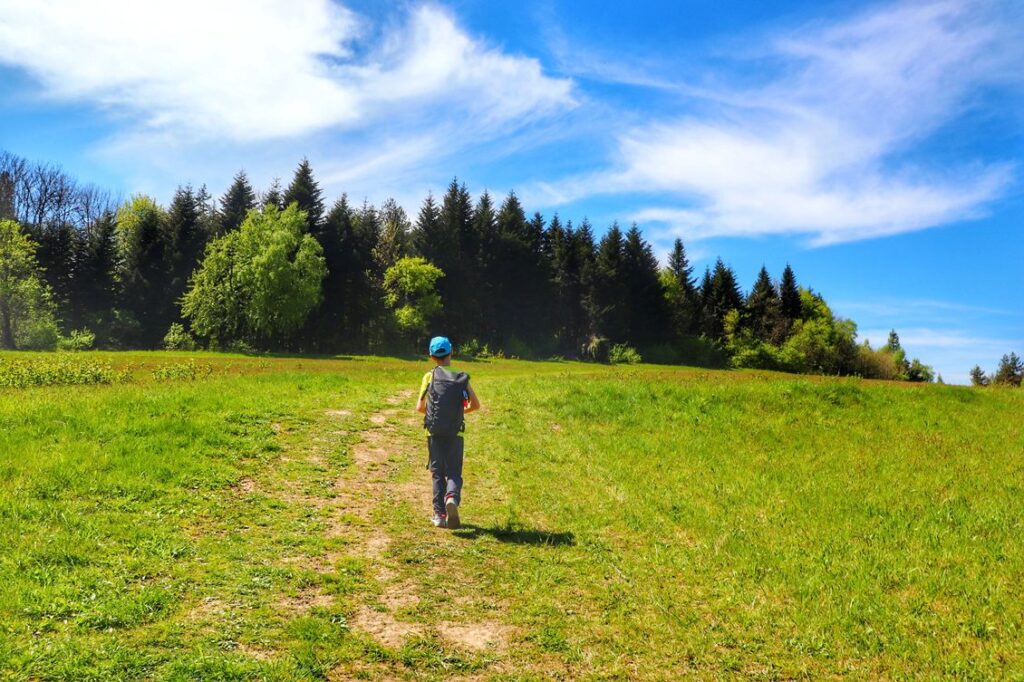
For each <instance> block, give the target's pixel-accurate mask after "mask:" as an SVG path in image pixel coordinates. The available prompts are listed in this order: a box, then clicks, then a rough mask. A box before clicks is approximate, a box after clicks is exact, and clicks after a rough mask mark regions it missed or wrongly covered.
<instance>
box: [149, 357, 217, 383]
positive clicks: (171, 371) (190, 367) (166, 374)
mask: <svg viewBox="0 0 1024 682" xmlns="http://www.w3.org/2000/svg"><path fill="white" fill-rule="evenodd" d="M211 374H213V366H211V365H209V364H206V363H204V364H201V365H197V364H196V361H195V360H189V361H188V362H179V363H175V364H172V365H163V366H162V367H157V368H156V369H154V370H153V378H154V379H155V380H156V381H161V382H163V381H195V380H196V379H205V378H206V377H208V376H210V375H211Z"/></svg>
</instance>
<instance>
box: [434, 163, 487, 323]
mask: <svg viewBox="0 0 1024 682" xmlns="http://www.w3.org/2000/svg"><path fill="white" fill-rule="evenodd" d="M439 228H440V234H439V235H437V237H436V238H437V239H439V240H440V241H439V243H438V244H436V245H435V248H434V253H433V259H432V260H431V262H433V263H434V265H436V266H437V267H439V268H441V271H442V272H444V277H443V278H442V279H441V280H440V281H439V282H438V284H437V289H438V292H439V293H440V295H441V300H442V301H444V310H443V313H442V315H441V323H442V324H443V326H444V328H445V331H446V334H447V335H448V336H450V337H452V338H454V339H456V343H459V342H460V341H462V340H465V339H468V338H469V337H470V336H472V335H473V331H472V330H473V326H474V321H475V320H478V319H479V317H480V315H479V309H478V306H477V300H478V299H477V296H476V294H475V293H474V291H475V289H476V287H475V284H476V281H477V280H479V276H478V273H477V267H478V262H477V253H478V252H479V249H480V246H479V243H478V241H479V240H478V239H477V236H476V231H475V230H474V229H473V206H472V199H471V198H470V195H469V192H468V191H467V190H466V186H465V185H464V184H459V181H458V178H452V181H451V183H449V185H448V191H446V192H445V194H444V197H443V198H442V199H441V207H440V222H439Z"/></svg>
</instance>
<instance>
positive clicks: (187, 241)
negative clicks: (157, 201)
mask: <svg viewBox="0 0 1024 682" xmlns="http://www.w3.org/2000/svg"><path fill="white" fill-rule="evenodd" d="M203 211H204V208H203V207H202V206H201V205H200V203H199V201H198V200H197V196H196V194H195V193H194V192H193V191H192V188H191V187H190V186H185V187H179V188H178V190H177V192H175V194H174V198H173V199H172V200H171V205H170V207H169V208H168V210H167V219H166V228H165V230H166V239H167V251H166V252H165V254H164V256H165V259H166V263H165V267H166V269H167V273H168V276H169V277H168V280H167V281H166V283H165V288H164V294H165V300H164V302H163V305H162V306H161V317H162V318H163V322H165V323H166V324H167V326H168V327H169V326H170V325H171V323H172V322H176V321H178V320H179V318H180V316H179V314H178V312H177V302H178V300H179V299H180V298H181V297H182V296H183V295H184V293H185V290H186V288H187V287H188V281H189V277H190V276H191V275H192V271H193V270H195V269H196V267H197V266H198V265H199V261H200V260H201V258H202V254H203V249H204V248H205V246H206V237H207V233H206V229H205V227H204V226H203V224H202V220H203ZM164 331H166V329H165V330H164Z"/></svg>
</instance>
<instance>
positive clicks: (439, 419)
mask: <svg viewBox="0 0 1024 682" xmlns="http://www.w3.org/2000/svg"><path fill="white" fill-rule="evenodd" d="M430 358H431V359H432V360H433V361H434V367H433V369H431V370H430V371H429V372H427V373H426V374H424V375H423V381H422V382H421V383H420V392H419V399H418V400H417V401H416V411H417V412H420V413H422V414H423V415H424V417H423V428H424V429H426V431H427V452H428V454H429V459H428V461H427V468H428V469H430V477H431V479H432V481H433V486H434V500H433V503H434V517H433V523H434V525H435V526H437V527H438V528H452V529H455V528H458V527H459V503H460V502H461V500H462V457H463V448H464V444H463V441H462V432H463V431H464V430H465V428H466V421H465V419H463V416H464V415H467V414H469V413H470V412H475V411H476V410H479V409H480V400H479V399H477V397H476V393H474V392H473V387H472V386H470V385H469V375H468V374H466V373H465V372H457V371H455V370H454V369H452V366H451V364H452V342H451V341H449V340H448V339H447V337H444V336H435V337H434V338H433V339H431V340H430Z"/></svg>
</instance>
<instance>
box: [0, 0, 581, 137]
mask: <svg viewBox="0 0 1024 682" xmlns="http://www.w3.org/2000/svg"><path fill="white" fill-rule="evenodd" d="M372 28H379V29H380V30H379V31H374V30H371V29H372ZM0 63H6V64H8V65H12V66H15V67H20V68H22V69H24V70H25V71H27V72H28V73H29V74H31V75H33V76H34V77H35V78H37V79H38V81H39V82H40V83H41V85H42V87H43V89H44V94H45V95H46V96H48V97H52V98H55V99H59V100H68V101H76V102H88V103H95V104H97V105H99V106H102V107H104V108H106V109H108V110H110V111H111V112H112V113H115V114H117V115H120V116H125V117H128V118H129V119H131V120H135V121H137V123H138V125H139V126H140V128H141V129H143V130H148V131H153V132H155V133H160V134H166V133H167V132H168V131H171V132H180V133H182V134H181V135H179V137H180V139H182V140H188V139H189V137H190V136H193V137H194V136H200V137H207V138H211V137H212V138H225V137H226V138H230V139H236V140H241V141H246V140H266V139H273V138H281V137H289V136H298V135H305V134H310V133H314V132H317V131H320V130H324V129H328V128H344V129H350V128H355V127H359V126H362V125H366V124H368V123H370V122H373V121H374V120H375V117H378V116H380V115H381V114H382V113H383V112H385V111H386V112H388V114H389V115H390V116H394V117H396V118H401V119H404V120H408V119H409V118H410V113H411V112H412V113H414V112H416V111H418V110H422V109H424V108H429V107H431V106H433V105H439V104H444V105H445V106H446V107H449V108H450V111H451V112H452V113H453V114H454V113H458V114H459V115H460V116H462V117H464V118H466V119H467V120H468V121H469V122H470V125H471V126H473V127H475V130H476V131H477V132H479V131H480V130H481V129H484V128H488V127H499V128H507V127H509V126H519V125H521V124H522V123H523V122H524V120H530V119H531V118H535V117H538V116H543V115H545V114H547V113H550V112H552V111H555V110H558V109H560V108H564V107H567V106H571V105H572V103H573V85H572V83H571V82H570V81H569V80H566V79H562V78H552V77H550V76H548V75H546V74H545V73H544V72H543V70H542V68H541V66H540V64H539V62H538V61H537V60H535V59H533V58H530V57H525V56H517V55H508V54H505V53H503V52H501V51H500V50H499V49H497V48H494V47H492V46H489V45H487V44H486V43H484V42H483V41H481V40H478V39H475V38H473V37H471V36H469V35H468V34H467V33H466V32H465V31H464V30H462V29H461V28H460V27H459V26H458V24H457V23H456V22H455V20H454V18H453V17H452V16H451V15H450V14H449V13H448V12H447V11H445V10H443V9H440V8H439V7H437V6H434V5H421V6H417V7H414V8H413V9H412V10H411V11H410V13H409V15H408V17H407V18H406V20H405V21H404V22H401V23H399V24H396V25H393V26H392V25H388V26H382V27H372V26H370V25H369V24H368V20H366V19H365V18H362V17H360V16H358V15H356V14H354V13H353V12H351V11H349V10H348V9H346V8H345V7H344V6H342V5H340V4H337V3H335V2H332V1H331V0H305V1H304V2H299V3H296V2H294V1H291V0H261V2H258V3H253V2H249V1H248V0H224V1H221V2H214V3H209V2H202V1H200V0H177V1H176V2H173V3H170V2H134V1H132V0H96V1H95V2H88V3H85V2H78V1H77V0H55V1H53V2H45V3H40V2H32V1H30V0H12V1H10V2H4V3H2V4H0ZM133 132H135V133H136V134H138V132H139V130H138V129H136V130H135V131H133Z"/></svg>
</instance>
